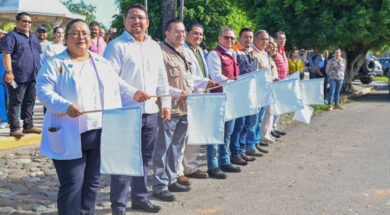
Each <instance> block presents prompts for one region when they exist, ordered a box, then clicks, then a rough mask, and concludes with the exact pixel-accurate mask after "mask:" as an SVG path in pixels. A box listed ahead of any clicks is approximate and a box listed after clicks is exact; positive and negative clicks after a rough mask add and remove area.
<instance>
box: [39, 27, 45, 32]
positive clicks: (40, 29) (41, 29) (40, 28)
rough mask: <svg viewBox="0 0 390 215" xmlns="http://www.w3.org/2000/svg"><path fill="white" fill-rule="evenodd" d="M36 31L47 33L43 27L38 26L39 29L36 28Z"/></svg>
mask: <svg viewBox="0 0 390 215" xmlns="http://www.w3.org/2000/svg"><path fill="white" fill-rule="evenodd" d="M37 31H45V32H47V30H46V28H45V27H43V26H39V27H38V28H37Z"/></svg>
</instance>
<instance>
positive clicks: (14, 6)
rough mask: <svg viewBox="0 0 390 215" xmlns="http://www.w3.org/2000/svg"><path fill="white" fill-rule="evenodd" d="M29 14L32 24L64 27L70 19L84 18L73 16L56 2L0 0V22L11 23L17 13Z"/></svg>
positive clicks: (54, 0)
mask: <svg viewBox="0 0 390 215" xmlns="http://www.w3.org/2000/svg"><path fill="white" fill-rule="evenodd" d="M20 12H27V13H29V14H31V16H32V17H31V18H32V21H33V23H34V24H53V25H54V26H65V25H66V24H67V23H68V22H70V21H71V20H72V19H83V20H85V16H82V15H79V14H74V13H72V12H70V11H69V10H68V8H66V6H65V5H63V4H62V3H61V2H59V1H58V0H0V22H13V21H15V16H16V14H17V13H20Z"/></svg>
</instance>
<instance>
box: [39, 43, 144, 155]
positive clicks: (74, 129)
mask: <svg viewBox="0 0 390 215" xmlns="http://www.w3.org/2000/svg"><path fill="white" fill-rule="evenodd" d="M89 54H90V56H91V58H92V62H93V65H94V67H95V70H96V73H97V78H98V81H99V88H100V98H101V104H102V107H103V109H112V108H120V107H122V102H126V101H129V100H132V99H133V96H134V94H135V92H136V91H137V89H135V88H133V87H131V86H130V85H128V84H127V83H126V82H125V81H123V80H122V79H121V78H119V76H118V74H117V73H116V72H115V71H114V69H113V68H112V66H111V64H110V63H109V62H108V61H107V60H106V59H104V58H103V57H101V56H99V55H97V54H95V53H92V52H89ZM72 67H73V64H72V61H71V59H70V58H69V56H68V54H67V49H65V51H63V52H62V53H61V54H59V55H56V56H53V57H51V58H49V59H48V60H47V61H46V63H45V64H44V65H43V67H42V68H41V70H40V71H39V74H38V77H37V80H36V81H37V83H36V89H37V96H38V99H39V100H40V101H41V102H42V103H43V105H44V106H45V107H46V108H47V111H46V114H45V118H44V120H43V131H42V140H41V148H40V154H41V155H43V156H47V157H49V158H53V159H58V160H71V159H77V158H81V157H82V150H81V138H80V131H79V118H71V117H69V116H60V114H63V113H66V110H67V109H68V107H69V105H70V104H76V105H77V104H79V98H78V97H77V89H78V88H79V87H82V84H83V83H80V82H79V80H77V77H76V76H75V75H74V71H73V69H72ZM50 127H55V128H58V129H59V130H58V131H56V132H50V131H49V130H48V129H49V128H50Z"/></svg>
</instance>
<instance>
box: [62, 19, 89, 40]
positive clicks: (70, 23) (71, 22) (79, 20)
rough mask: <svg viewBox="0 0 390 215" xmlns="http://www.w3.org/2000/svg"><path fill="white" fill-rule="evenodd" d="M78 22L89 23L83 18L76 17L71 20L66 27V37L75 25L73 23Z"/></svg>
mask: <svg viewBox="0 0 390 215" xmlns="http://www.w3.org/2000/svg"><path fill="white" fill-rule="evenodd" d="M77 22H82V23H84V24H86V25H88V24H87V22H86V21H84V20H82V19H74V20H72V21H70V22H69V23H68V24H67V25H66V28H65V37H67V36H68V32H69V29H70V28H71V27H72V26H73V24H75V23H77Z"/></svg>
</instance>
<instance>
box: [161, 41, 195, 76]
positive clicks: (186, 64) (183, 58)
mask: <svg viewBox="0 0 390 215" xmlns="http://www.w3.org/2000/svg"><path fill="white" fill-rule="evenodd" d="M164 44H165V45H166V46H167V47H168V48H170V49H171V50H172V51H173V52H175V54H177V55H178V56H179V57H180V58H181V59H182V60H183V61H184V64H185V66H186V70H187V71H189V70H190V68H189V66H188V62H187V60H186V58H185V57H184V56H183V55H181V54H180V53H179V52H178V51H176V49H174V48H173V47H172V46H171V45H169V44H168V43H166V42H164Z"/></svg>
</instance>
